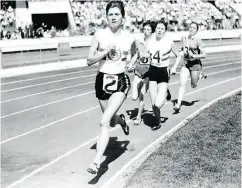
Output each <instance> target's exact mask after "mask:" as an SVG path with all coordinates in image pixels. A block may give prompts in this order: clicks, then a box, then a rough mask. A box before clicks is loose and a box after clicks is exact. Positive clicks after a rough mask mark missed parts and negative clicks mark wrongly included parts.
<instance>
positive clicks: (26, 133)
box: [0, 70, 229, 144]
mask: <svg viewBox="0 0 242 188" xmlns="http://www.w3.org/2000/svg"><path fill="white" fill-rule="evenodd" d="M227 71H229V70H227ZM217 73H220V72H216V73H212V74H217ZM212 74H209V75H212ZM178 83H180V81H178V82H173V83H170V84H169V85H175V84H178ZM93 92H94V91H93ZM130 96H131V95H128V97H130ZM79 113H82V112H78V113H77V115H78V114H79ZM68 117H70V116H67V117H65V118H63V119H64V120H65V119H66V118H67V119H69V118H68ZM71 117H74V115H71ZM55 122H61V120H57V121H55ZM53 124H54V123H53V122H51V123H49V124H48V125H43V126H41V127H39V128H36V129H33V130H31V131H28V132H25V133H23V134H20V135H17V136H15V137H12V138H9V139H6V140H4V141H2V142H1V143H0V144H2V143H6V142H8V141H11V140H14V139H17V138H19V137H22V136H25V135H28V134H30V133H33V132H35V131H38V130H40V129H42V128H45V127H48V126H50V125H53Z"/></svg>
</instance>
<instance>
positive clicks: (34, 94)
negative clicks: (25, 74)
mask: <svg viewBox="0 0 242 188" xmlns="http://www.w3.org/2000/svg"><path fill="white" fill-rule="evenodd" d="M92 83H94V81H92V82H86V83H81V84H76V85H72V86H68V87H62V88H58V89H53V90H48V91H43V92H40V93H33V94H30V95H25V96H22V97H17V98H13V99H8V100H5V101H2V102H0V104H2V103H6V102H10V101H14V100H18V99H24V98H27V97H32V96H36V95H41V94H45V93H51V92H53V91H60V90H64V89H70V88H73V87H78V86H82V85H87V84H92Z"/></svg>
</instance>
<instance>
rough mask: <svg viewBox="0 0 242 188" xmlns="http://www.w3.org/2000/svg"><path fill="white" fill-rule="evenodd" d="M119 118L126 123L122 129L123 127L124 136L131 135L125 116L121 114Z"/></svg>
mask: <svg viewBox="0 0 242 188" xmlns="http://www.w3.org/2000/svg"><path fill="white" fill-rule="evenodd" d="M119 116H120V118H121V119H122V120H123V121H124V125H121V127H122V129H123V131H124V134H125V135H129V126H128V124H127V123H126V121H125V116H124V115H123V114H120V115H119Z"/></svg>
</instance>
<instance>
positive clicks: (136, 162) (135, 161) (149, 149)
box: [100, 88, 241, 188]
mask: <svg viewBox="0 0 242 188" xmlns="http://www.w3.org/2000/svg"><path fill="white" fill-rule="evenodd" d="M239 91H241V88H238V89H235V90H233V91H230V92H228V93H226V94H225V95H222V96H220V97H217V98H216V99H214V100H212V101H210V102H209V103H207V104H205V105H203V106H202V107H200V108H199V109H198V110H196V111H195V112H193V113H192V114H191V115H189V116H187V117H186V118H185V119H184V120H183V121H181V122H180V123H178V124H177V125H176V126H174V127H173V128H172V129H170V130H169V131H167V132H166V133H164V134H163V135H161V136H160V137H158V138H157V139H156V140H155V141H153V142H152V143H151V144H149V145H148V146H146V147H145V148H143V149H142V150H141V151H140V152H139V153H138V154H137V155H136V156H134V157H133V158H132V159H131V160H129V161H128V162H127V163H126V164H125V165H124V166H123V167H122V168H121V169H120V170H118V171H117V172H116V173H115V174H114V175H113V176H112V177H111V178H109V179H108V180H107V181H106V182H105V183H104V184H103V185H102V186H101V187H100V188H111V187H110V186H112V187H117V185H120V187H124V186H125V185H124V184H126V183H127V181H128V180H129V179H130V178H131V177H132V175H133V172H134V173H135V171H136V170H137V169H138V168H139V167H140V166H141V165H142V163H143V162H144V161H145V160H146V159H147V158H148V157H149V156H150V154H152V153H153V152H154V151H156V150H157V149H158V147H159V145H160V144H161V143H164V142H166V141H167V139H169V138H170V137H171V136H172V135H173V134H174V133H175V132H177V131H178V130H179V129H180V128H182V127H183V126H184V125H186V124H187V123H188V122H189V121H191V120H192V119H193V118H194V117H196V116H197V115H198V114H200V113H201V112H202V111H204V110H205V109H207V108H209V107H210V106H211V105H213V104H214V103H216V102H218V101H219V100H221V99H224V98H227V97H230V96H232V95H234V94H235V93H237V92H239ZM131 165H132V166H131ZM130 171H132V172H131V174H130V175H128V176H127V175H126V174H125V177H123V178H125V180H126V181H124V180H123V179H120V180H121V181H122V182H120V181H117V180H119V179H117V178H119V176H120V175H122V174H123V173H124V172H130ZM115 181H116V182H115ZM115 185H116V186H115Z"/></svg>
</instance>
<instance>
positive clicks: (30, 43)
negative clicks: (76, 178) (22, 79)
mask: <svg viewBox="0 0 242 188" xmlns="http://www.w3.org/2000/svg"><path fill="white" fill-rule="evenodd" d="M134 35H135V37H139V36H141V34H140V33H136V34H134ZM169 35H170V36H171V37H172V39H173V40H174V41H180V40H181V37H182V36H184V35H187V32H169ZM199 36H200V37H201V38H202V39H226V38H239V37H241V29H234V30H213V31H201V32H200V33H199ZM92 37H93V36H75V37H57V38H41V39H22V40H5V41H0V48H1V50H2V52H3V53H4V52H14V51H23V50H27V51H28V50H39V49H53V48H55V49H57V48H58V44H59V43H67V42H68V43H69V44H70V46H71V47H82V46H90V44H91V40H92Z"/></svg>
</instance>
